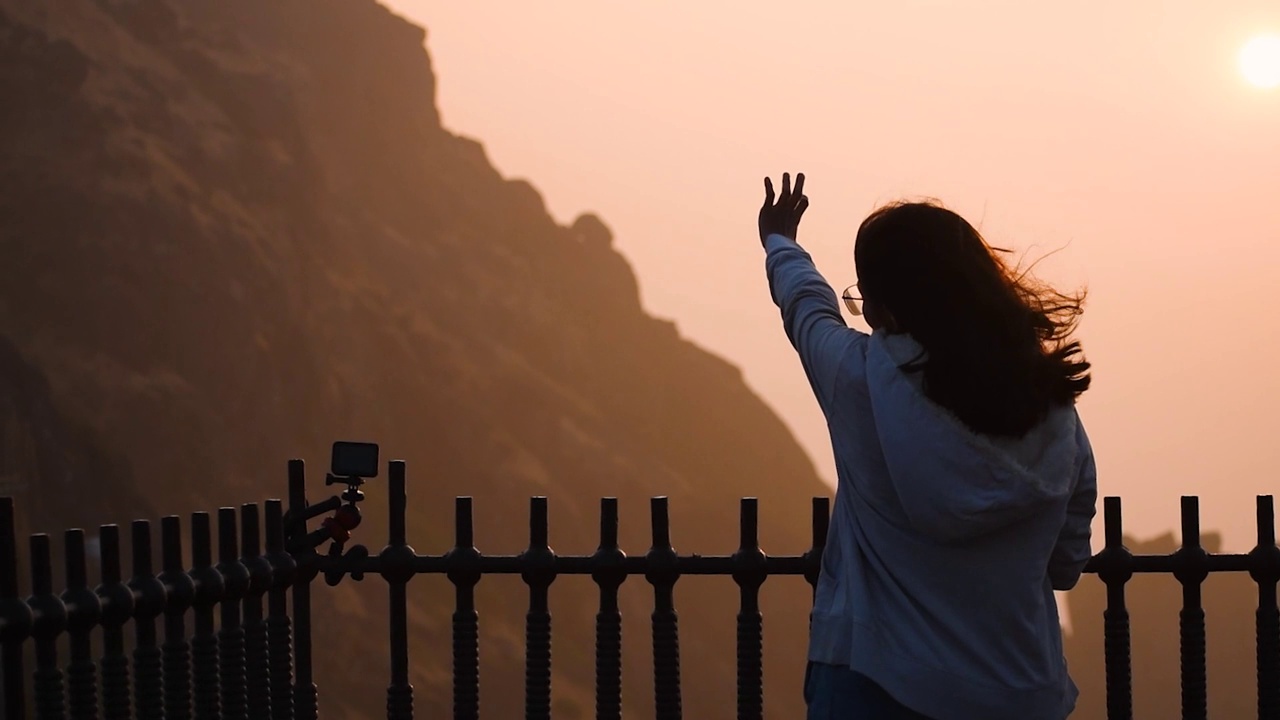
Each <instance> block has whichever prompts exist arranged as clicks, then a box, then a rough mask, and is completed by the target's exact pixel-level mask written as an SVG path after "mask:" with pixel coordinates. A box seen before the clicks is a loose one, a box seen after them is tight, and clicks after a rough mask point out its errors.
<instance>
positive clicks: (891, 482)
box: [765, 235, 1097, 720]
mask: <svg viewBox="0 0 1280 720" xmlns="http://www.w3.org/2000/svg"><path fill="white" fill-rule="evenodd" d="M765 247H766V250H767V256H766V261H765V266H766V270H767V272H768V276H769V288H770V291H771V292H772V294H773V300H774V302H775V303H777V305H778V307H779V308H781V310H782V321H783V326H784V327H785V329H786V333H787V337H788V338H790V340H791V343H792V345H794V346H795V348H796V351H797V352H798V353H799V355H800V361H801V364H802V365H803V366H804V370H805V373H806V374H807V375H808V377H809V382H810V384H811V385H812V386H813V392H814V394H815V395H816V396H817V399H818V404H819V405H821V407H822V410H823V412H824V413H825V415H826V418H827V426H828V428H829V430H830V432H831V444H832V446H833V447H834V450H835V461H836V471H837V475H838V478H839V486H838V488H837V491H836V500H835V508H834V510H833V513H832V518H831V529H830V533H829V534H828V536H827V545H826V550H825V552H824V555H823V559H822V574H821V577H820V578H819V580H818V592H817V598H816V601H815V604H814V609H813V622H812V627H811V630H810V644H809V659H810V660H812V661H816V662H825V663H831V664H837V665H847V666H849V667H851V668H852V669H854V670H855V671H857V672H860V673H863V674H865V675H867V676H869V677H871V678H872V679H873V680H875V681H876V682H877V683H879V684H880V685H881V686H882V687H884V688H885V689H886V690H887V691H888V692H889V693H890V694H892V695H893V696H894V697H895V698H896V699H897V700H898V701H899V702H901V703H903V704H905V705H907V706H909V707H911V708H913V709H915V710H916V711H917V712H921V713H924V714H925V715H928V716H930V717H933V718H936V719H937V720H1005V719H1008V720H1062V718H1065V717H1066V716H1067V715H1068V714H1070V712H1071V711H1072V709H1073V708H1074V707H1075V702H1076V697H1077V695H1078V691H1077V689H1076V686H1075V683H1073V682H1072V681H1071V678H1070V677H1069V676H1068V674H1067V667H1066V660H1065V659H1064V657H1063V655H1062V631H1061V627H1060V625H1059V620H1058V608H1057V604H1056V603H1055V602H1054V594H1053V591H1054V590H1055V589H1057V590H1067V589H1070V588H1071V587H1072V586H1074V585H1075V584H1076V581H1077V580H1078V579H1079V577H1080V572H1081V570H1082V569H1083V567H1084V564H1085V562H1086V561H1087V560H1088V559H1089V556H1090V547H1089V534H1090V523H1091V520H1092V519H1093V516H1094V512H1095V505H1096V502H1097V471H1096V468H1095V465H1094V460H1093V451H1092V449H1091V448H1090V445H1089V440H1088V437H1087V436H1086V435H1085V431H1084V427H1083V426H1082V425H1081V423H1080V418H1079V416H1078V415H1077V414H1076V411H1075V409H1074V408H1073V407H1063V408H1060V409H1058V410H1055V411H1053V412H1052V413H1051V414H1050V415H1049V417H1048V418H1047V419H1046V420H1045V421H1044V422H1043V423H1041V425H1039V426H1038V427H1036V428H1035V429H1033V430H1032V431H1031V432H1030V433H1028V434H1027V435H1026V436H1025V437H1023V438H1021V439H1018V440H1003V439H993V438H989V437H985V436H981V435H978V434H975V433H973V432H972V431H970V430H969V429H968V428H966V427H965V426H964V425H963V424H962V423H961V422H960V421H959V420H958V419H956V417H955V416H954V415H952V414H951V413H950V412H948V411H946V410H944V409H942V408H941V407H940V406H938V405H936V404H935V403H933V402H932V401H930V400H929V399H927V398H926V397H925V396H924V393H923V391H922V388H921V384H920V382H921V381H920V375H919V373H905V372H903V371H902V370H900V369H899V366H900V365H902V364H903V363H906V362H908V361H911V360H913V359H916V357H917V356H918V355H919V354H920V352H921V347H920V345H919V344H918V343H917V342H916V341H915V340H913V339H912V338H911V337H910V336H908V335H903V334H887V333H884V332H882V331H879V332H874V333H873V334H871V335H867V334H866V333H862V332H858V331H856V330H852V329H850V328H849V327H848V326H846V325H845V322H844V320H843V318H842V317H841V315H840V310H839V306H838V305H837V304H836V296H835V293H834V292H832V290H831V287H830V286H829V285H828V284H827V282H826V281H825V280H824V279H823V278H822V276H821V275H820V274H819V273H818V271H817V270H816V269H815V268H814V266H813V261H812V260H811V259H810V257H809V254H808V253H807V252H805V251H804V250H803V249H802V248H801V247H800V246H799V245H797V244H796V243H795V242H794V241H792V240H790V239H788V238H786V237H783V236H781V235H772V236H770V237H769V238H768V239H767V241H766V245H765Z"/></svg>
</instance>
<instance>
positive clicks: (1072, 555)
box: [1049, 416, 1098, 590]
mask: <svg viewBox="0 0 1280 720" xmlns="http://www.w3.org/2000/svg"><path fill="white" fill-rule="evenodd" d="M1076 442H1077V444H1078V445H1079V448H1080V455H1079V457H1080V458H1081V462H1080V470H1079V474H1078V476H1077V478H1076V486H1075V490H1074V491H1073V492H1072V494H1071V498H1070V500H1068V502H1067V517H1066V521H1065V522H1064V523H1063V525H1062V530H1061V531H1060V532H1059V533H1058V542H1057V544H1056V545H1055V546H1054V548H1053V553H1052V554H1051V555H1050V556H1049V582H1050V583H1051V584H1052V585H1053V589H1054V590H1070V589H1071V588H1073V587H1075V586H1076V582H1078V581H1079V580H1080V573H1081V571H1083V570H1084V566H1085V563H1087V562H1088V561H1089V558H1090V557H1092V556H1093V551H1092V548H1091V547H1090V545H1089V538H1090V534H1091V532H1092V526H1093V516H1094V515H1095V514H1096V513H1097V505H1098V468H1097V464H1096V463H1095V462H1094V458H1093V447H1092V446H1091V445H1090V444H1089V436H1088V435H1087V434H1086V433H1085V431H1084V425H1082V424H1080V423H1079V418H1078V416H1077V424H1076Z"/></svg>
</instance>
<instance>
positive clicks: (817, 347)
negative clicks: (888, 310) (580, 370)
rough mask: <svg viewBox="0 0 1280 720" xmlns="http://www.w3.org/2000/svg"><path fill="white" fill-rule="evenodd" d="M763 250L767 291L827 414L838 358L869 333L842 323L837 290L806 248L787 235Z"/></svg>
mask: <svg viewBox="0 0 1280 720" xmlns="http://www.w3.org/2000/svg"><path fill="white" fill-rule="evenodd" d="M765 250H766V255H765V272H766V273H767V274H768V277H769V292H770V294H772V296H773V302H774V304H776V305H777V306H778V308H779V309H780V310H781V311H782V327H783V329H784V330H785V331H786V333H787V339H789V340H790V341H791V345H792V346H793V347H794V348H795V349H796V352H797V353H798V354H799V355H800V364H801V365H802V366H803V367H804V372H805V375H806V376H807V377H808V378H809V384H810V385H811V386H812V387H813V393H814V395H815V396H816V397H817V398H818V404H819V405H820V406H821V407H822V409H823V412H825V413H827V414H828V416H829V415H830V408H831V404H832V401H833V397H834V395H835V385H836V377H837V375H838V373H839V369H840V365H841V362H842V361H843V359H844V356H845V354H846V353H847V352H848V351H849V350H850V349H851V348H852V347H854V346H855V345H857V344H858V343H860V342H865V341H866V338H867V335H866V334H865V333H861V332H858V331H856V330H852V329H850V328H849V326H848V325H846V324H845V322H844V318H843V317H842V316H841V315H840V306H839V305H838V304H837V300H836V294H835V292H834V291H833V290H832V289H831V286H830V285H828V284H827V281H826V280H824V279H823V277H822V275H821V274H820V273H819V272H818V270H817V268H815V267H814V265H813V259H812V258H811V257H810V256H809V253H808V252H806V251H805V250H804V248H802V247H800V246H799V245H798V244H796V242H795V241H794V240H792V239H791V238H788V237H785V236H782V235H770V236H769V237H768V239H767V240H766V242H765Z"/></svg>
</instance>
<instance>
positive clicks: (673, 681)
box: [645, 497, 683, 720]
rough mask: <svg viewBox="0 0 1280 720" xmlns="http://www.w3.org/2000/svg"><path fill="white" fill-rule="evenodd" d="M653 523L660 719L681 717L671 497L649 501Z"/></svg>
mask: <svg viewBox="0 0 1280 720" xmlns="http://www.w3.org/2000/svg"><path fill="white" fill-rule="evenodd" d="M649 508H650V515H651V520H652V523H653V546H652V547H650V548H649V552H648V554H647V555H646V556H645V557H646V559H647V560H648V561H649V570H648V572H646V573H645V579H646V580H648V581H649V583H650V584H651V585H653V615H652V617H651V620H652V623H653V695H654V701H655V705H656V706H657V716H658V720H680V718H681V716H682V714H683V710H682V709H681V702H680V629H679V626H678V622H679V620H678V618H677V616H676V607H675V585H676V580H678V579H679V578H680V571H679V570H678V569H676V558H677V554H676V549H675V548H674V547H672V546H671V523H670V518H669V515H668V512H667V498H665V497H655V498H652V499H651V500H650V501H649Z"/></svg>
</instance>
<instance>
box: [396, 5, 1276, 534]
mask: <svg viewBox="0 0 1280 720" xmlns="http://www.w3.org/2000/svg"><path fill="white" fill-rule="evenodd" d="M388 4H389V5H390V6H391V7H392V8H393V9H395V10H396V11H397V12H399V13H401V14H403V15H404V16H406V17H408V18H410V19H412V20H414V21H415V22H418V23H420V24H423V25H425V26H427V27H428V38H427V44H428V47H429V49H430V50H431V52H432V57H433V61H434V63H435V68H436V72H437V76H438V78H439V90H438V92H439V105H440V107H441V110H442V113H443V116H444V121H445V124H446V126H448V127H449V128H451V129H452V130H454V131H455V132H459V133H461V134H464V135H468V136H472V137H476V138H479V139H480V140H482V141H483V142H484V144H485V146H486V148H487V149H488V152H489V155H490V157H491V158H492V160H493V161H494V163H495V164H496V165H497V166H498V168H499V169H500V170H501V171H502V172H503V173H504V174H506V175H508V176H512V177H523V178H527V179H530V180H531V181H532V182H533V183H534V185H535V186H536V187H538V188H539V189H540V190H541V191H542V192H543V195H544V197H545V199H546V202H547V205H548V208H549V210H550V211H551V212H552V214H553V215H554V216H555V217H556V218H557V219H559V220H560V221H563V222H568V221H571V220H572V219H573V218H574V217H576V216H577V214H579V213H580V212H584V211H592V212H596V213H598V214H600V215H601V217H602V218H603V219H604V220H605V221H606V222H607V223H608V224H609V225H610V226H611V227H612V228H613V229H614V232H615V235H616V236H617V245H618V247H619V248H620V249H621V251H622V252H623V253H624V254H625V255H626V256H627V258H629V259H630V261H631V262H632V264H633V265H634V267H635V268H636V271H637V273H638V275H639V278H640V283H641V288H642V292H643V302H644V305H645V307H646V308H648V309H649V311H650V312H652V313H653V314H655V315H658V316H661V317H667V318H672V319H674V320H675V321H676V322H677V323H678V326H679V328H680V331H681V333H682V334H683V335H684V336H685V337H687V338H690V339H692V340H693V341H694V342H696V343H698V344H699V345H701V346H703V347H706V348H709V349H710V350H712V351H714V352H716V353H719V354H721V355H723V356H725V357H727V358H729V359H730V360H731V361H733V362H734V363H736V364H738V365H739V366H741V367H742V368H743V369H744V372H745V375H746V379H747V381H748V382H749V383H750V385H751V386H752V387H753V388H754V389H756V390H757V391H758V392H759V393H760V394H761V395H762V396H763V397H764V398H765V399H766V400H767V401H768V402H769V403H770V404H771V405H772V406H773V407H775V408H776V409H777V410H778V412H779V413H780V414H781V415H782V416H783V418H784V419H785V420H786V421H787V422H788V423H789V424H790V426H791V427H792V428H793V429H794V430H795V433H796V435H797V437H798V438H799V439H800V441H801V443H803V445H804V446H805V447H806V448H807V449H808V450H809V451H810V453H811V455H812V456H813V458H814V462H815V466H816V467H817V468H818V471H819V472H820V473H821V474H822V475H823V476H824V477H826V478H828V479H830V480H833V478H834V469H833V466H832V462H831V459H830V445H829V442H828V440H827V437H826V429H825V425H824V423H823V420H822V417H821V414H820V412H819V411H818V408H817V405H816V404H815V402H814V401H813V399H812V397H811V395H810V393H809V389H808V386H807V384H806V383H805V380H804V377H803V374H802V372H801V370H800V367H799V364H798V362H797V361H796V359H795V357H794V355H793V353H792V351H791V348H790V346H789V345H788V344H787V342H786V339H785V338H784V336H783V334H782V330H781V327H780V324H779V321H778V317H777V313H776V310H775V309H774V308H773V306H772V304H771V303H770V301H769V298H768V293H767V290H766V285H765V280H764V274H763V263H762V254H761V251H760V247H759V242H758V240H757V238H756V233H755V212H756V209H757V207H758V204H759V201H760V195H761V191H760V183H761V178H762V177H763V175H765V174H767V173H771V174H773V175H774V176H775V177H777V176H778V175H780V174H781V172H782V171H783V170H790V171H796V170H801V171H804V172H806V173H807V175H808V178H809V179H808V183H807V185H806V187H807V189H808V192H809V195H810V198H811V200H812V207H811V208H810V210H809V212H808V214H807V215H806V217H805V222H804V224H803V226H802V228H801V231H800V241H801V243H802V244H804V245H805V246H806V247H808V248H809V249H810V251H811V252H812V253H813V255H814V257H815V259H816V261H817V263H818V266H819V269H821V270H822V271H823V272H824V274H826V276H827V278H828V279H829V280H830V281H831V283H832V284H833V285H834V286H836V288H837V290H838V289H841V288H843V287H844V286H845V285H847V284H850V283H852V282H853V281H854V276H853V263H852V240H853V233H854V231H855V229H856V227H857V225H858V223H859V222H860V221H861V219H862V218H863V217H864V216H865V215H866V214H867V212H869V211H870V210H871V209H872V208H874V207H875V206H876V205H877V204H878V203H881V202H884V201H887V200H891V199H894V198H898V197H901V196H932V197H937V198H940V199H942V200H943V201H944V202H945V203H947V204H948V205H949V206H951V207H953V208H955V209H956V210H958V211H960V212H961V213H962V214H964V215H966V216H967V217H969V218H970V219H971V220H972V221H973V222H974V223H975V224H978V225H979V226H980V228H981V229H982V230H983V231H984V232H985V233H986V235H987V237H988V239H989V240H991V241H992V242H993V244H997V245H1002V246H1005V247H1014V248H1017V249H1019V250H1023V251H1029V252H1031V253H1032V254H1033V256H1037V255H1039V254H1043V253H1045V252H1048V251H1050V250H1053V249H1057V248H1064V249H1063V250H1062V251H1061V252H1060V253H1058V254H1057V255H1055V256H1054V257H1053V258H1051V259H1050V260H1048V261H1046V262H1045V263H1044V264H1042V265H1041V266H1040V267H1041V268H1043V271H1042V272H1041V273H1040V274H1041V275H1042V277H1045V278H1046V279H1049V280H1052V281H1054V282H1056V283H1060V284H1062V285H1065V286H1068V287H1070V286H1074V285H1078V284H1087V285H1088V286H1089V289H1090V291H1091V296H1090V305H1089V309H1088V311H1087V312H1086V314H1085V320H1084V323H1083V325H1082V328H1081V339H1082V340H1083V341H1084V344H1085V349H1086V352H1087V354H1088V356H1089V358H1090V360H1092V361H1093V363H1094V364H1095V379H1094V388H1093V390H1091V391H1090V392H1089V393H1088V394H1087V395H1086V396H1085V398H1084V399H1083V401H1082V402H1081V413H1082V415H1083V416H1084V418H1085V422H1086V424H1087V427H1088V428H1089V430H1090V433H1091V435H1092V437H1093V442H1094V447H1095V450H1096V452H1097V455H1098V465H1099V469H1100V479H1099V484H1100V486H1101V489H1102V492H1103V493H1104V494H1110V495H1121V496H1123V497H1124V498H1125V503H1126V511H1127V512H1126V520H1127V529H1128V530H1130V531H1131V532H1134V533H1137V534H1139V535H1143V536H1146V535H1151V534H1155V533H1157V532H1162V531H1164V530H1166V529H1170V528H1172V527H1175V526H1176V525H1177V523H1178V497H1179V496H1180V495H1182V494H1199V495H1200V496H1201V497H1202V501H1201V504H1202V517H1203V526H1204V527H1205V528H1206V529H1209V528H1219V529H1221V530H1222V531H1223V533H1224V536H1225V540H1226V543H1227V546H1228V549H1231V550H1236V551H1239V550H1244V549H1247V548H1248V547H1250V546H1252V544H1253V542H1254V532H1255V531H1254V525H1253V507H1254V496H1255V495H1256V494H1260V493H1268V492H1274V491H1275V490H1276V489H1277V488H1280V483H1278V482H1277V480H1280V437H1277V430H1278V429H1280V423H1277V422H1276V421H1275V418H1276V415H1277V409H1276V408H1277V404H1278V403H1280V374H1278V373H1277V368H1280V318H1278V317H1277V312H1276V294H1277V293H1276V291H1275V289H1274V284H1275V283H1276V280H1277V279H1278V278H1280V90H1272V91H1263V90H1258V89H1256V88H1253V87H1251V86H1249V85H1247V84H1246V83H1244V81H1243V80H1242V79H1241V76H1240V73H1239V72H1238V70H1237V68H1236V64H1235V63H1236V55H1237V53H1238V51H1239V49H1240V47H1241V46H1242V45H1243V44H1244V43H1245V42H1246V41H1247V40H1248V39H1249V38H1250V37H1251V36H1254V35H1256V34H1258V33H1263V32H1280V4H1277V3H1276V2H1274V0H1269V1H1267V2H1261V1H1258V0H1240V1H1237V2H1233V3H1230V4H1221V5H1219V4H1216V3H1207V2H1203V0H1196V1H1194V2H1187V1H1181V0H1180V1H1179V2H1165V1H1163V0H1159V1H1157V0H1129V1H1128V2H1124V3H1106V4H1104V3H1100V2H1091V3H1085V4H1076V5H1064V4H1061V3H1058V4H1053V5H1049V4H1045V3H1027V2H1025V1H1022V0H1018V1H1013V2H982V3H975V2H958V1H952V2H893V3H890V2H882V3H857V4H854V3H835V2H828V3H821V4H819V3H792V4H785V5H784V4H778V3H764V2H754V1H753V2H728V1H727V0H707V1H706V2H696V3H689V2H672V1H670V0H661V1H657V0H651V1H649V2H643V3H636V2H631V3H620V2H600V0H552V1H551V2H547V3H517V2H510V1H508V0H504V1H502V2H495V1H493V0H468V1H467V2H427V1H426V0H389V1H388ZM513 321H518V318H515V319H513ZM743 450H744V451H747V449H745V448H744V449H743ZM729 480H730V479H728V478H726V481H729ZM779 482H785V478H780V479H779ZM1097 529H1098V530H1099V531H1100V530H1101V525H1100V524H1099V525H1098V527H1097ZM1100 543H1101V538H1100V537H1097V538H1095V547H1100Z"/></svg>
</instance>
